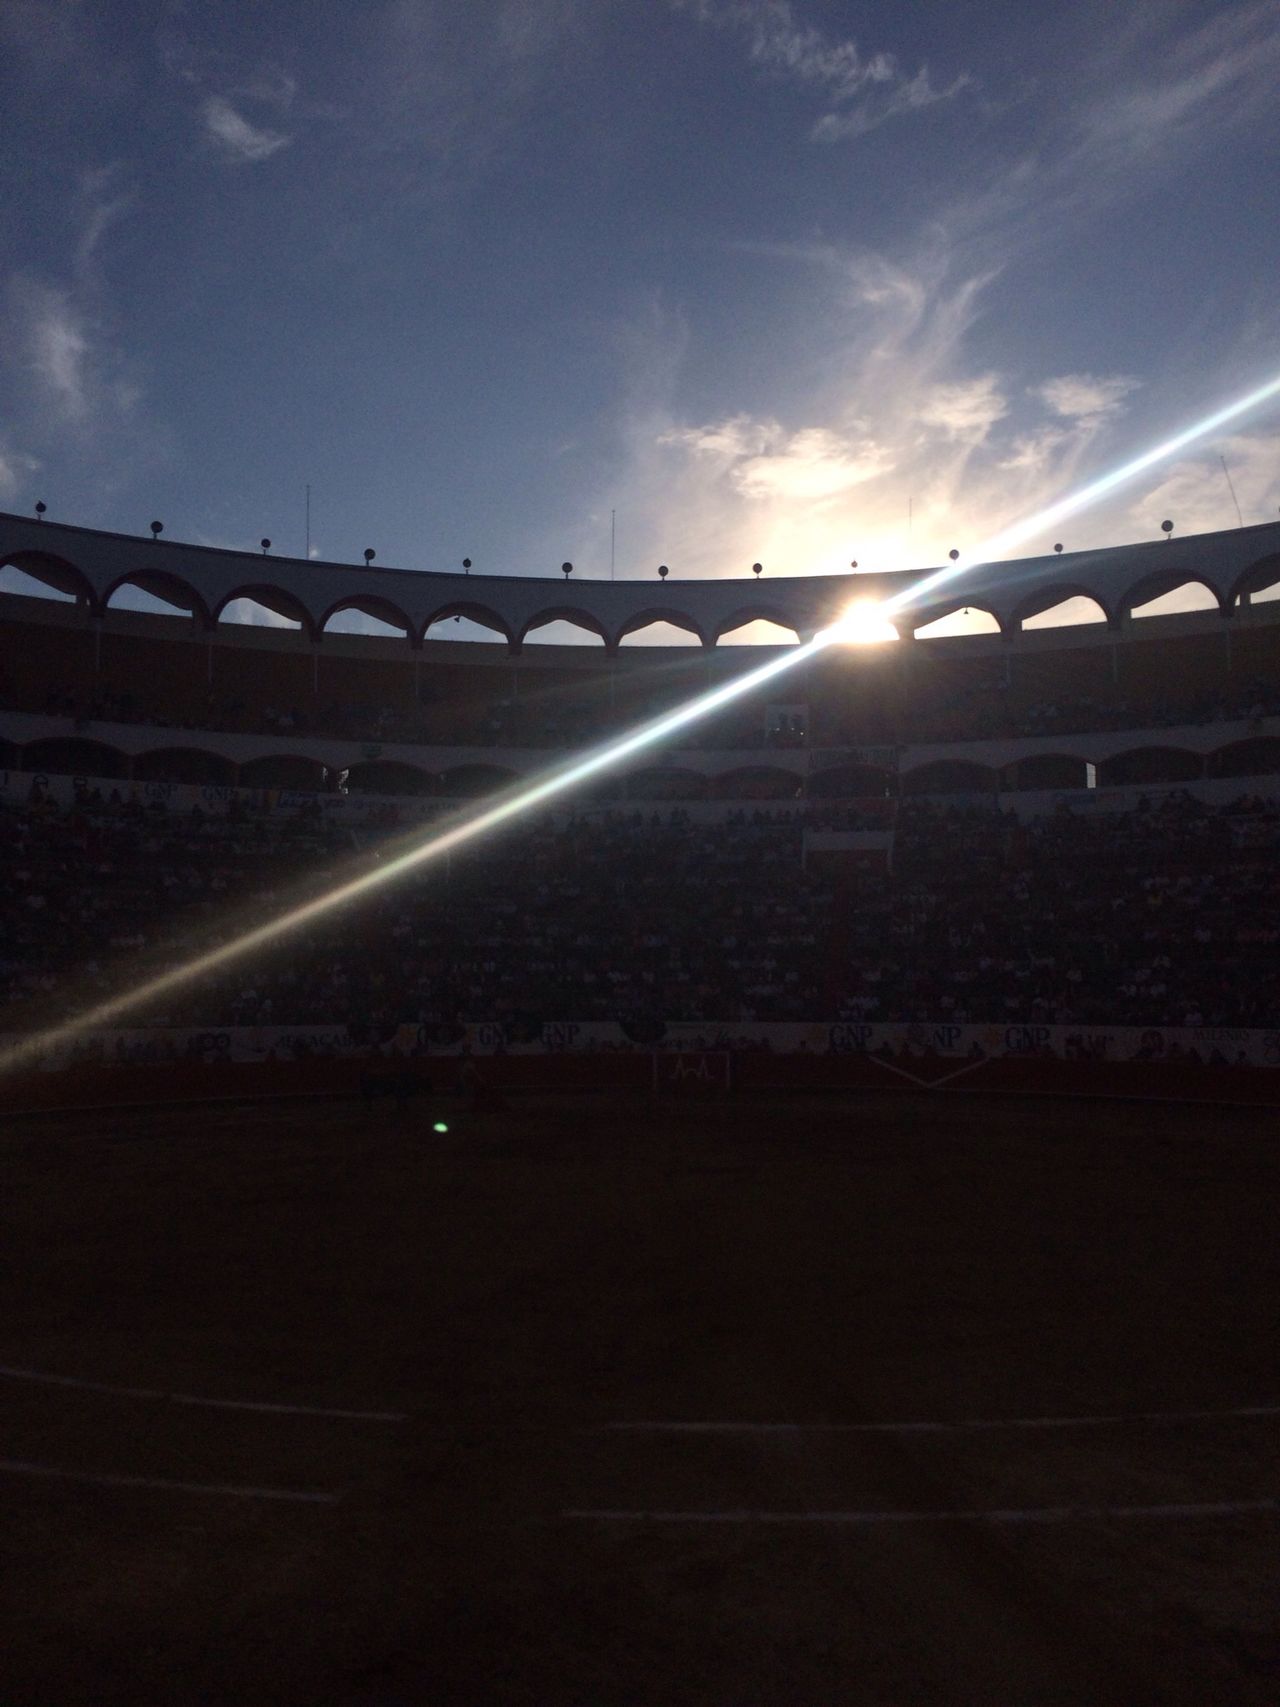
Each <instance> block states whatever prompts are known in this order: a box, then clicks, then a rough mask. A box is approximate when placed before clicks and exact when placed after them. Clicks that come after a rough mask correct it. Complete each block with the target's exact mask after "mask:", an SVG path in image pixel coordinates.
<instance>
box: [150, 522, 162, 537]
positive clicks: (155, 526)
mask: <svg viewBox="0 0 1280 1707" xmlns="http://www.w3.org/2000/svg"><path fill="white" fill-rule="evenodd" d="M163 532H164V523H163V522H152V524H151V537H152V539H159V537H160V535H161V534H162V533H163Z"/></svg>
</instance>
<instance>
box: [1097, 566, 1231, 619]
mask: <svg viewBox="0 0 1280 1707" xmlns="http://www.w3.org/2000/svg"><path fill="white" fill-rule="evenodd" d="M1188 586H1191V587H1203V588H1204V590H1205V592H1207V593H1208V594H1209V595H1210V596H1211V597H1212V599H1213V602H1214V604H1215V605H1216V606H1217V608H1218V609H1219V610H1223V609H1224V608H1226V607H1224V605H1223V602H1222V595H1221V594H1220V593H1219V591H1218V589H1217V588H1216V587H1214V586H1211V585H1210V583H1209V582H1208V581H1206V580H1205V578H1204V576H1203V575H1197V574H1196V572H1195V570H1194V569H1187V568H1185V567H1184V568H1178V567H1176V566H1175V567H1171V568H1169V569H1157V570H1155V571H1154V573H1152V574H1150V575H1144V576H1143V577H1142V579H1141V580H1140V581H1135V582H1134V584H1133V586H1131V587H1127V588H1126V589H1125V591H1124V594H1123V596H1122V597H1121V599H1120V603H1119V605H1118V607H1117V611H1116V614H1117V616H1118V617H1119V618H1121V619H1122V620H1123V619H1124V618H1129V619H1130V620H1131V619H1132V617H1133V613H1134V611H1135V610H1137V609H1138V608H1139V607H1140V606H1142V605H1148V604H1151V603H1152V601H1153V600H1155V599H1160V598H1163V597H1164V595H1165V594H1166V593H1172V592H1176V591H1177V589H1178V588H1179V587H1188ZM1141 620H1142V619H1141V618H1139V621H1141Z"/></svg>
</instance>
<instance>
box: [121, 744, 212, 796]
mask: <svg viewBox="0 0 1280 1707" xmlns="http://www.w3.org/2000/svg"><path fill="white" fill-rule="evenodd" d="M133 775H134V780H135V781H136V782H190V783H207V784H212V785H213V786H215V787H219V788H222V787H226V786H228V785H229V784H231V783H234V782H235V780H236V764H235V761H234V760H232V759H228V758H224V757H223V755H222V754H221V753H211V752H209V751H208V750H207V749H206V748H204V747H151V748H149V749H148V750H147V751H146V752H145V753H137V754H135V756H134V760H133Z"/></svg>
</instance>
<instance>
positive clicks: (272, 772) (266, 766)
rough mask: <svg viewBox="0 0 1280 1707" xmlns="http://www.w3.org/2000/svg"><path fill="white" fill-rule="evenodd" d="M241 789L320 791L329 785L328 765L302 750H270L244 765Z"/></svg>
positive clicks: (248, 760)
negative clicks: (326, 777) (306, 754)
mask: <svg viewBox="0 0 1280 1707" xmlns="http://www.w3.org/2000/svg"><path fill="white" fill-rule="evenodd" d="M240 786H241V788H298V789H305V790H308V791H312V792H318V791H319V790H321V789H323V788H324V786H325V768H324V766H323V765H322V764H321V763H320V761H319V759H308V758H304V757H303V755H302V754H301V753H269V754H267V755H266V757H265V758H261V759H247V760H246V761H245V762H244V764H242V765H241V766H240Z"/></svg>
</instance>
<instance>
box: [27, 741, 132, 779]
mask: <svg viewBox="0 0 1280 1707" xmlns="http://www.w3.org/2000/svg"><path fill="white" fill-rule="evenodd" d="M20 750H21V753H22V768H23V770H24V771H50V772H52V773H53V774H54V775H56V776H77V775H84V776H104V777H123V776H127V775H128V774H129V758H128V754H126V753H122V752H121V751H120V749H119V747H113V746H112V745H111V744H110V743H109V742H107V741H93V740H90V739H88V738H87V737H86V736H83V735H48V736H45V737H44V738H43V739H41V740H39V741H28V742H27V744H26V745H25V747H22V748H21V749H20Z"/></svg>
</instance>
